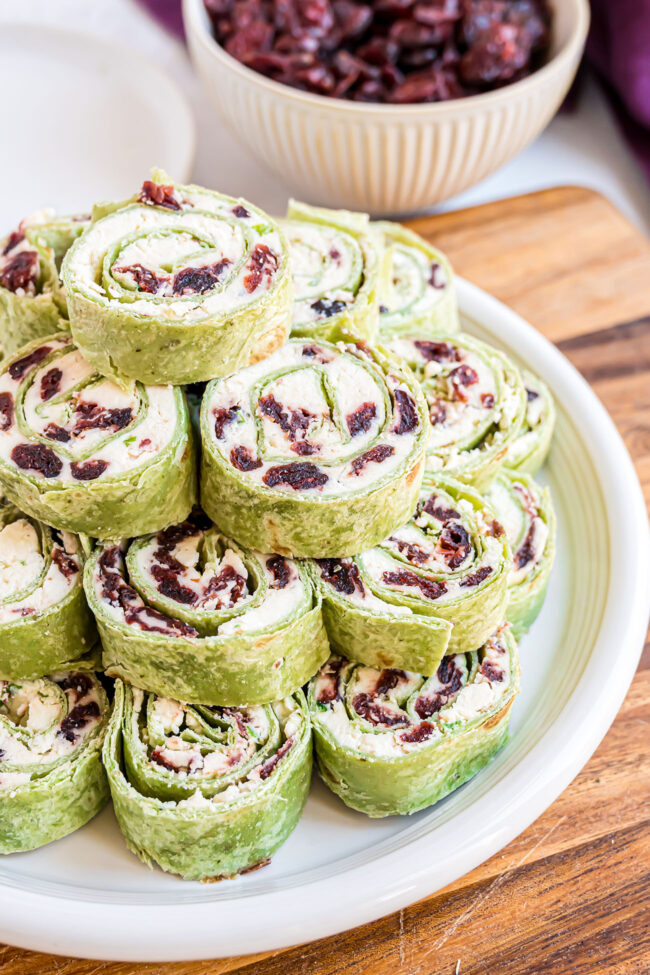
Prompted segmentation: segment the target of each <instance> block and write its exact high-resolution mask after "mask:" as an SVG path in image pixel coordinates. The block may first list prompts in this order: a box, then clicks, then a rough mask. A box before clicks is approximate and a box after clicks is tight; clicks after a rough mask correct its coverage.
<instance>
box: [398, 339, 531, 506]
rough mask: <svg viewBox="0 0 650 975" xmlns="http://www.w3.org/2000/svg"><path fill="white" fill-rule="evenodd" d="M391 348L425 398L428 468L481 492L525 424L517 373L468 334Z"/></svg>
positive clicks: (405, 341) (403, 342) (523, 393)
mask: <svg viewBox="0 0 650 975" xmlns="http://www.w3.org/2000/svg"><path fill="white" fill-rule="evenodd" d="M389 347H390V349H391V350H392V351H393V352H394V353H396V354H397V355H398V356H400V357H401V358H402V359H404V360H405V361H406V362H407V363H408V365H409V366H410V367H411V369H412V370H413V371H414V372H415V374H416V376H417V377H418V379H419V380H420V383H421V385H422V388H423V390H424V394H425V396H426V399H427V403H428V407H429V419H430V421H431V430H430V433H429V439H428V443H427V470H428V471H431V472H433V473H435V472H441V473H444V474H449V475H451V476H452V477H457V478H458V479H459V480H461V481H464V482H465V483H467V484H472V485H473V486H474V487H475V488H477V489H478V490H479V491H482V490H483V489H484V488H486V487H487V486H488V485H489V484H490V482H491V481H492V480H493V479H494V477H495V475H496V473H497V471H498V470H499V468H501V467H502V466H503V465H504V464H505V463H506V462H507V460H508V456H509V453H510V451H511V450H512V445H513V444H514V442H515V441H516V439H517V437H518V436H519V432H520V430H521V428H522V425H523V422H524V417H525V414H526V390H525V388H524V384H523V381H522V379H521V376H520V374H519V371H518V369H517V368H516V367H515V366H514V365H513V363H512V362H510V360H509V359H508V358H507V356H505V355H504V354H503V353H502V352H499V351H497V349H494V348H492V347H491V346H490V345H487V343H485V342H480V341H479V340H478V339H475V338H471V337H470V336H469V335H452V336H449V335H447V336H439V337H437V336H436V337H433V338H430V337H429V338H423V337H420V336H417V335H416V336H410V337H407V336H400V337H397V338H395V339H394V340H392V341H391V342H390V343H389Z"/></svg>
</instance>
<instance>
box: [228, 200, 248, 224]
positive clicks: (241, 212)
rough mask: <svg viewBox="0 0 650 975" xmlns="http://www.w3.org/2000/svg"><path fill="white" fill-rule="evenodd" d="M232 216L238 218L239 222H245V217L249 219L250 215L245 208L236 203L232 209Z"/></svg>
mask: <svg viewBox="0 0 650 975" xmlns="http://www.w3.org/2000/svg"><path fill="white" fill-rule="evenodd" d="M232 212H233V216H235V217H238V218H239V219H240V220H245V219H246V217H250V213H249V212H248V210H247V209H246V207H244V206H242V205H241V203H238V204H237V206H236V207H233V208H232Z"/></svg>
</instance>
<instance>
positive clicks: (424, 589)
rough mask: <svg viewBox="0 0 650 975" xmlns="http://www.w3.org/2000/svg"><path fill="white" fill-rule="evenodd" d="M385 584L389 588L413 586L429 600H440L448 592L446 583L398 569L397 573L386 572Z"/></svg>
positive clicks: (384, 576) (384, 575)
mask: <svg viewBox="0 0 650 975" xmlns="http://www.w3.org/2000/svg"><path fill="white" fill-rule="evenodd" d="M383 580H384V582H385V583H386V584H387V585H389V586H413V587H414V588H417V589H419V590H420V592H421V593H422V595H423V596H426V597H427V599H439V598H440V597H441V596H443V595H444V594H445V593H446V592H447V585H446V583H444V582H436V581H435V580H433V579H425V578H424V577H423V576H419V575H417V574H416V573H415V572H410V571H409V570H408V569H398V570H397V571H395V572H384V574H383Z"/></svg>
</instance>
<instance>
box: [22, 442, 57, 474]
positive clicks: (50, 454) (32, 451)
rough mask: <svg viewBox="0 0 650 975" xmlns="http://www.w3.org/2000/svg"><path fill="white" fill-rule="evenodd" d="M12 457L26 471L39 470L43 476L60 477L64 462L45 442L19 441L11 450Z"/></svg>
mask: <svg viewBox="0 0 650 975" xmlns="http://www.w3.org/2000/svg"><path fill="white" fill-rule="evenodd" d="M11 459H12V460H13V462H14V464H15V465H16V466H17V467H20V468H21V470H24V471H38V473H39V474H42V475H43V477H58V476H59V474H60V473H61V471H62V469H63V462H62V461H61V460H60V459H59V458H58V457H57V455H56V454H55V453H54V451H53V450H51V449H50V448H49V447H46V446H44V444H40V443H37V444H28V443H19V444H16V446H15V447H14V448H13V450H12V451H11Z"/></svg>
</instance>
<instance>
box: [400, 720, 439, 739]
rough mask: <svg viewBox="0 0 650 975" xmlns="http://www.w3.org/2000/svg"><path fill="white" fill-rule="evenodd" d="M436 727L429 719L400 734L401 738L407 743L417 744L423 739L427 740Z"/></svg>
mask: <svg viewBox="0 0 650 975" xmlns="http://www.w3.org/2000/svg"><path fill="white" fill-rule="evenodd" d="M434 730H435V728H434V726H433V725H432V724H429V722H428V721H422V722H421V723H420V724H416V725H415V727H414V728H411V729H410V730H409V731H403V732H402V734H401V735H400V739H401V740H402V741H403V742H406V743H407V744H416V743H418V742H421V741H426V740H427V738H430V737H431V735H432V734H433V732H434Z"/></svg>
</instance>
